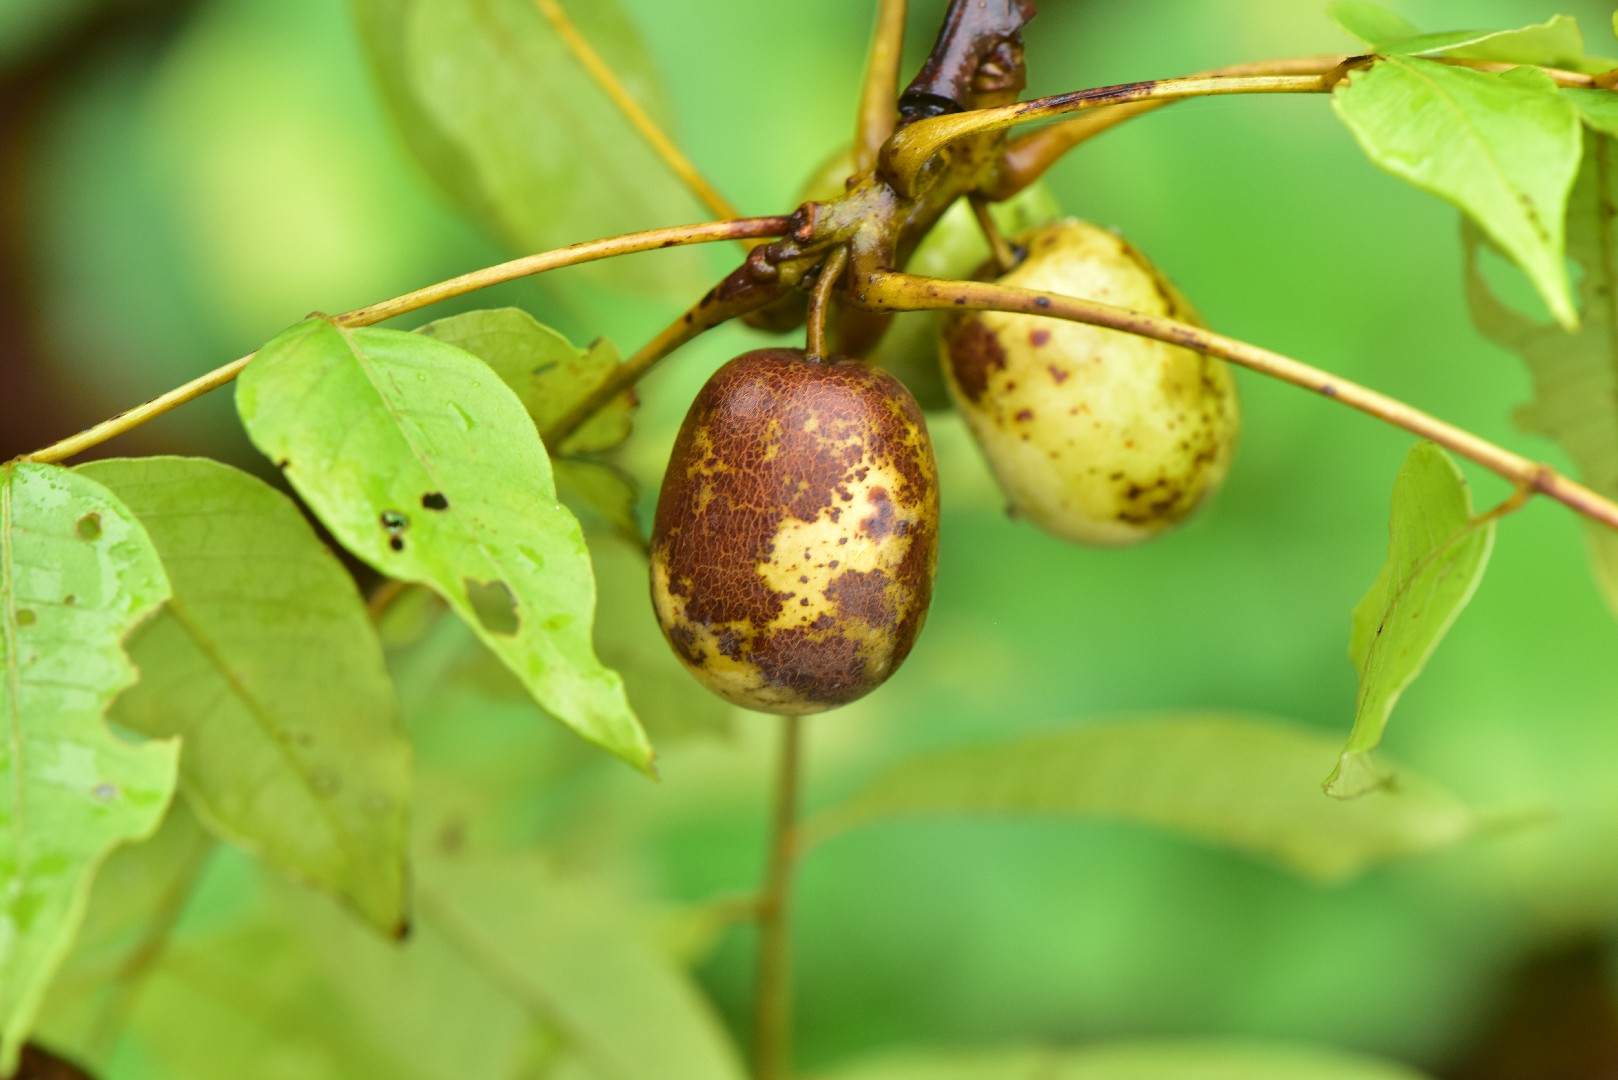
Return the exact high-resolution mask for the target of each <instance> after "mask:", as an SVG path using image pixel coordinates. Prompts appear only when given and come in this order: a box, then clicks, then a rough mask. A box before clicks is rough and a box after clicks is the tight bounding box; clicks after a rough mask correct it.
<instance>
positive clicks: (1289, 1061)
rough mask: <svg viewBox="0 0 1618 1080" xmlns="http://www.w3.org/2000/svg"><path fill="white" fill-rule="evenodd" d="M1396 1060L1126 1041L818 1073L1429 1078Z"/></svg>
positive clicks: (831, 1077)
mask: <svg viewBox="0 0 1618 1080" xmlns="http://www.w3.org/2000/svg"><path fill="white" fill-rule="evenodd" d="M1422 1076H1423V1074H1421V1073H1419V1072H1416V1071H1414V1070H1413V1069H1409V1068H1406V1067H1405V1066H1403V1065H1398V1064H1395V1063H1393V1062H1390V1061H1379V1060H1377V1059H1375V1058H1369V1057H1363V1056H1361V1055H1359V1054H1349V1053H1345V1052H1343V1051H1339V1050H1331V1049H1327V1048H1324V1047H1319V1048H1317V1047H1308V1046H1289V1045H1286V1044H1281V1045H1272V1044H1266V1043H1255V1042H1239V1041H1212V1040H1206V1041H1190V1040H1186V1041H1179V1042H1158V1043H1152V1042H1141V1043H1123V1044H1116V1045H1103V1046H1095V1047H1089V1048H1086V1049H1083V1050H1039V1049H1026V1050H950V1051H933V1052H930V1053H927V1052H923V1053H913V1054H895V1055H890V1056H886V1057H883V1058H879V1059H876V1060H874V1061H871V1062H866V1063H862V1064H858V1065H854V1066H851V1067H848V1068H843V1069H837V1070H833V1071H832V1072H827V1073H817V1074H816V1075H815V1077H814V1080H1422Z"/></svg>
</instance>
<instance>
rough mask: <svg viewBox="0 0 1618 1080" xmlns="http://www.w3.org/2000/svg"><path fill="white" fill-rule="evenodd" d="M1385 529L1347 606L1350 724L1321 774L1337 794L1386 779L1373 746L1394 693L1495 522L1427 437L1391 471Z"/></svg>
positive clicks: (1430, 645)
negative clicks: (1355, 686)
mask: <svg viewBox="0 0 1618 1080" xmlns="http://www.w3.org/2000/svg"><path fill="white" fill-rule="evenodd" d="M1388 533H1389V539H1388V557H1387V561H1386V562H1385V563H1384V564H1383V566H1382V572H1381V573H1380V574H1378V575H1377V579H1376V581H1374V582H1373V583H1372V584H1371V588H1370V589H1369V590H1368V591H1367V592H1366V594H1365V595H1364V596H1363V597H1361V598H1360V602H1359V603H1358V604H1356V605H1355V606H1354V616H1353V632H1352V634H1351V636H1350V639H1349V646H1348V658H1349V660H1350V661H1352V662H1353V664H1354V668H1355V670H1356V671H1358V672H1359V677H1360V688H1359V696H1358V700H1357V701H1356V702H1355V705H1354V728H1353V730H1352V731H1351V732H1349V736H1348V744H1347V745H1346V746H1344V747H1343V752H1342V754H1341V755H1339V757H1338V759H1337V766H1336V768H1334V769H1333V770H1332V772H1331V775H1330V776H1329V777H1327V778H1326V791H1327V792H1328V793H1329V794H1332V795H1336V796H1338V797H1340V798H1353V797H1354V796H1356V795H1362V794H1364V793H1365V792H1367V791H1370V790H1372V789H1374V788H1376V787H1379V786H1382V785H1384V784H1386V783H1388V782H1389V779H1390V778H1389V775H1388V774H1387V773H1385V772H1383V770H1382V769H1381V768H1380V767H1379V766H1378V765H1377V764H1376V762H1375V761H1374V759H1373V758H1372V757H1371V751H1372V750H1373V749H1375V747H1376V745H1377V744H1378V743H1380V742H1381V741H1382V732H1383V730H1384V729H1385V728H1386V727H1387V725H1388V716H1389V714H1390V713H1392V711H1393V706H1394V704H1395V703H1396V702H1398V700H1399V695H1400V694H1402V693H1404V691H1405V688H1406V687H1407V686H1409V685H1410V684H1411V683H1412V682H1414V681H1415V678H1416V676H1417V675H1419V674H1421V669H1422V668H1424V667H1426V666H1427V660H1428V658H1430V657H1431V656H1432V655H1433V650H1435V649H1437V648H1438V643H1439V642H1440V641H1442V640H1444V635H1445V634H1446V633H1448V632H1449V628H1450V626H1451V625H1453V624H1454V622H1455V620H1456V618H1458V617H1459V616H1460V614H1461V611H1462V609H1463V608H1465V607H1466V605H1467V602H1468V601H1470V600H1471V599H1472V593H1473V592H1475V591H1476V590H1477V587H1478V582H1480V581H1482V580H1483V571H1484V568H1485V567H1487V566H1488V564H1489V551H1490V549H1491V548H1492V547H1493V546H1494V522H1493V521H1492V520H1487V519H1482V518H1474V517H1473V516H1472V493H1471V491H1470V490H1469V489H1468V488H1467V485H1466V478H1465V477H1463V476H1462V475H1461V470H1460V469H1458V468H1456V466H1455V463H1454V462H1453V461H1451V460H1450V459H1449V456H1448V455H1446V454H1445V453H1444V452H1443V451H1442V450H1440V449H1439V448H1438V447H1436V446H1434V445H1433V444H1432V443H1426V442H1423V443H1417V444H1416V445H1415V446H1414V447H1412V448H1411V450H1410V453H1409V455H1408V456H1407V457H1406V458H1405V463H1404V466H1403V467H1402V468H1400V470H1399V477H1398V479H1397V480H1396V481H1395V482H1394V485H1393V509H1392V512H1391V514H1390V515H1389V520H1388ZM1400 784H1401V786H1402V785H1403V780H1401V781H1400Z"/></svg>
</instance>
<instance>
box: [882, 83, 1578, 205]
mask: <svg viewBox="0 0 1618 1080" xmlns="http://www.w3.org/2000/svg"><path fill="white" fill-rule="evenodd" d="M1319 59H1322V58H1318V57H1307V58H1304V59H1303V60H1302V61H1273V62H1272V63H1271V64H1270V65H1268V66H1269V67H1270V68H1273V69H1276V70H1280V71H1283V72H1285V73H1283V74H1273V75H1271V74H1257V75H1233V74H1229V72H1230V71H1233V70H1247V71H1253V70H1264V69H1265V68H1266V65H1244V66H1243V67H1241V68H1234V69H1232V68H1227V69H1224V71H1225V72H1226V74H1220V75H1193V76H1189V77H1186V78H1180V79H1150V80H1147V81H1145V82H1134V83H1120V84H1117V85H1114V86H1098V87H1093V88H1091V89H1088V90H1075V91H1072V92H1070V93H1066V94H1054V95H1052V96H1050V97H1043V98H1035V99H1033V100H1031V101H1019V102H1015V103H1013V104H1010V105H1002V106H999V107H998V108H993V109H977V110H974V111H972V112H964V113H954V114H950V115H946V116H935V117H931V118H929V119H926V120H918V121H917V122H916V123H914V124H911V125H910V126H909V127H907V128H905V129H904V130H903V131H901V132H899V133H898V134H897V135H896V136H894V138H893V139H891V140H890V141H889V142H888V144H887V145H886V146H885V147H883V150H882V168H883V172H884V173H885V174H886V175H887V176H888V177H889V178H890V179H891V180H892V182H893V183H894V186H895V187H896V188H897V189H898V190H899V191H900V192H901V193H903V194H905V195H907V196H914V195H915V194H916V192H917V190H918V188H919V179H920V176H921V173H922V170H923V168H924V167H925V166H926V164H927V162H928V161H930V160H932V158H933V157H934V155H936V154H937V153H938V152H939V151H940V150H942V149H944V147H946V146H948V145H949V144H950V143H952V142H954V141H956V140H957V139H964V138H966V137H968V136H971V135H978V134H983V133H986V132H993V131H1003V130H1005V129H1006V128H1010V127H1014V126H1016V125H1018V124H1027V123H1034V122H1036V121H1040V120H1049V119H1053V118H1055V117H1058V116H1065V115H1067V114H1069V113H1076V112H1084V111H1086V110H1091V109H1115V108H1118V107H1120V106H1126V105H1127V106H1132V107H1139V106H1142V105H1144V103H1147V102H1153V103H1156V104H1168V103H1169V102H1172V101H1183V100H1185V99H1187V98H1193V97H1210V96H1217V95H1222V94H1319V93H1329V92H1330V91H1331V90H1332V89H1333V88H1334V87H1335V86H1336V84H1337V81H1338V80H1337V79H1336V78H1334V77H1332V72H1333V71H1334V70H1335V69H1336V68H1338V67H1339V66H1341V65H1342V64H1343V63H1351V62H1353V61H1355V60H1358V59H1362V58H1361V57H1356V56H1339V57H1332V58H1329V59H1331V60H1332V61H1333V63H1332V64H1331V65H1330V66H1328V67H1327V68H1325V69H1324V70H1321V71H1316V70H1315V68H1314V64H1313V62H1314V61H1316V60H1319ZM1366 59H1368V58H1366ZM1424 59H1426V58H1424ZM1430 59H1433V60H1435V61H1436V62H1439V63H1450V64H1454V65H1455V66H1459V67H1468V68H1473V69H1476V70H1480V71H1491V72H1492V71H1509V70H1511V69H1512V68H1514V67H1523V66H1534V65H1520V64H1504V63H1496V62H1494V61H1482V60H1451V59H1449V58H1446V57H1432V58H1430ZM1295 64H1301V65H1302V66H1303V68H1304V71H1303V72H1302V73H1301V74H1300V73H1296V71H1297V69H1296V68H1295V67H1293V66H1292V65H1295ZM1539 70H1541V71H1543V72H1545V74H1547V75H1549V76H1550V77H1551V79H1552V80H1553V81H1554V82H1556V84H1557V85H1558V86H1573V87H1585V88H1588V87H1594V86H1596V85H1597V84H1596V80H1595V77H1594V76H1590V75H1582V74H1579V73H1578V72H1573V71H1563V70H1561V69H1559V68H1540V69H1539ZM1143 111H1145V108H1137V112H1136V113H1135V114H1132V115H1138V113H1139V112H1143ZM1125 118H1126V117H1119V118H1117V119H1115V120H1114V121H1113V123H1116V122H1118V119H1125ZM1107 126H1111V125H1110V124H1109V125H1107ZM1098 130H1099V129H1098ZM1093 133H1094V132H1091V134H1093ZM1068 145H1069V146H1071V145H1072V143H1071V142H1069V143H1068ZM1036 175H1037V174H1036ZM1030 179H1032V178H1030ZM994 194H995V195H996V197H1003V195H1002V192H1001V191H999V190H996V191H995V192H994Z"/></svg>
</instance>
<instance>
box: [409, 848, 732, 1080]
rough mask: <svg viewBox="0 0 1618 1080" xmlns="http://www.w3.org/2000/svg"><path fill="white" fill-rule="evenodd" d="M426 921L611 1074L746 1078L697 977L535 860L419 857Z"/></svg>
mask: <svg viewBox="0 0 1618 1080" xmlns="http://www.w3.org/2000/svg"><path fill="white" fill-rule="evenodd" d="M421 865H422V887H421V907H422V914H423V917H424V918H427V919H429V920H430V921H431V922H432V923H433V925H434V926H435V927H436V928H437V929H438V931H439V932H440V933H442V934H443V935H444V936H445V938H446V939H448V940H449V941H450V942H451V943H452V944H453V945H454V947H456V948H457V949H459V950H460V951H461V952H462V953H463V954H464V955H466V956H468V957H470V958H474V961H475V963H476V964H477V965H478V967H479V968H480V969H481V970H483V971H484V972H485V973H486V974H487V975H488V976H489V977H490V978H492V979H493V980H494V981H495V982H496V983H498V984H500V985H502V986H505V987H507V988H508V989H509V990H511V991H512V992H513V993H515V994H516V995H517V996H518V998H519V999H520V1000H521V1001H522V1002H523V1003H524V1004H525V1005H526V1006H527V1007H528V1008H529V1009H530V1010H531V1011H532V1012H533V1013H535V1014H536V1015H539V1016H543V1017H545V1018H547V1019H548V1020H550V1021H551V1022H552V1023H553V1024H554V1025H555V1026H556V1028H557V1030H558V1031H559V1032H560V1033H561V1035H562V1037H563V1038H564V1040H565V1041H566V1042H567V1043H568V1044H569V1046H570V1047H571V1049H572V1050H573V1051H574V1052H575V1053H576V1054H577V1055H578V1056H579V1058H580V1059H582V1061H583V1062H584V1063H585V1064H586V1065H587V1066H588V1067H589V1068H590V1069H592V1070H594V1072H596V1073H599V1074H600V1075H601V1076H603V1077H611V1078H613V1080H643V1078H644V1080H742V1078H743V1077H744V1076H745V1073H744V1071H743V1069H742V1065H741V1062H740V1060H739V1059H738V1056H737V1054H736V1050H735V1047H734V1046H732V1045H731V1043H730V1041H729V1039H728V1037H727V1036H726V1034H725V1031H724V1028H723V1026H722V1025H721V1024H720V1022H719V1019H718V1017H717V1016H716V1015H715V1014H714V1012H713V1010H712V1008H711V1007H710V1006H709V1005H708V1003H707V1002H706V1000H704V999H703V998H702V996H701V995H700V993H699V992H698V991H697V988H696V986H695V984H694V983H693V982H692V981H691V980H690V978H689V977H688V976H686V975H685V973H683V972H681V971H679V970H677V969H676V968H675V967H674V966H673V964H671V963H670V962H669V960H668V959H667V958H666V957H665V956H664V955H663V954H662V953H661V952H660V951H659V950H658V949H657V948H656V947H655V946H654V945H653V944H651V943H650V942H649V941H646V940H643V939H641V938H640V936H639V935H638V934H637V933H636V932H634V931H632V930H629V929H626V926H625V919H624V918H622V917H615V915H614V912H613V910H612V908H613V905H612V904H611V902H610V901H609V900H608V898H606V897H604V896H602V895H601V894H599V893H597V892H595V891H594V890H593V889H591V888H589V887H588V886H586V885H585V884H584V883H582V882H580V881H578V880H577V879H572V878H565V877H562V876H560V875H558V874H556V873H554V872H552V871H550V870H549V869H547V868H546V867H545V866H544V865H543V864H542V863H540V862H538V861H537V860H533V859H517V858H499V859H496V858H488V857H475V858H470V857H469V858H459V859H454V860H445V859H426V858H424V859H423V860H422V861H421Z"/></svg>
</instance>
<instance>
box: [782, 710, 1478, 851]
mask: <svg viewBox="0 0 1618 1080" xmlns="http://www.w3.org/2000/svg"><path fill="white" fill-rule="evenodd" d="M1335 749H1336V742H1335V739H1334V738H1333V737H1332V736H1330V735H1328V734H1326V733H1323V732H1316V731H1311V730H1309V729H1306V728H1302V727H1299V726H1297V725H1293V724H1284V723H1280V722H1276V721H1271V720H1263V719H1257V718H1252V717H1245V716H1235V715H1206V716H1167V717H1161V718H1147V719H1142V720H1138V721H1132V722H1128V723H1116V724H1104V725H1099V726H1095V727H1083V728H1077V729H1074V730H1069V731H1057V732H1051V733H1049V734H1042V735H1032V736H1026V737H1023V738H1018V739H1014V740H1009V741H1006V742H1002V743H997V744H990V745H984V746H972V747H963V748H960V749H951V750H944V751H939V752H933V753H928V754H925V755H922V756H920V757H916V758H913V759H910V760H908V761H901V762H900V763H898V764H897V765H895V766H893V767H891V768H889V769H888V770H887V771H886V772H883V773H881V774H879V775H878V776H877V777H876V778H875V779H874V780H872V781H871V782H870V783H869V784H868V785H867V786H866V787H865V789H864V790H863V791H861V792H860V793H858V794H856V795H855V796H854V797H853V798H852V799H850V800H849V801H848V802H845V803H843V804H842V805H840V806H837V807H834V808H833V809H831V810H830V811H828V812H826V813H825V814H824V815H823V816H822V817H821V818H820V819H819V820H818V821H816V822H813V823H811V827H810V832H811V835H814V836H817V837H826V836H830V835H832V834H835V833H839V832H842V831H844V830H846V829H850V828H853V827H854V826H856V825H862V824H866V823H868V822H873V821H880V820H883V819H887V818H894V817H908V816H915V815H921V814H926V815H935V814H997V815H999V814H1015V815H1041V816H1050V815H1057V816H1062V817H1074V818H1082V819H1106V820H1114V821H1126V822H1132V823H1137V824H1142V825H1155V826H1158V827H1161V828H1167V829H1172V830H1174V831H1176V832H1181V833H1185V834H1188V835H1191V836H1194V837H1198V838H1200V839H1203V840H1207V841H1210V842H1212V843H1215V844H1218V845H1221V846H1224V847H1227V848H1231V849H1234V850H1236V851H1240V852H1243V853H1246V854H1250V855H1257V856H1262V857H1266V858H1269V859H1273V860H1275V861H1277V862H1279V863H1281V864H1283V865H1284V866H1286V867H1288V868H1289V869H1291V870H1293V871H1296V872H1297V873H1300V874H1303V875H1305V876H1307V877H1311V878H1315V879H1317V880H1323V881H1333V880H1341V879H1344V878H1348V877H1351V876H1353V875H1354V874H1356V873H1358V872H1360V871H1361V870H1363V869H1365V868H1366V867H1368V866H1370V865H1372V864H1374V863H1377V862H1381V861H1383V860H1387V859H1393V858H1397V857H1400V856H1404V855H1411V854H1416V853H1419V852H1424V851H1428V850H1432V849H1434V848H1437V847H1441V846H1443V845H1445V844H1449V843H1451V842H1454V841H1456V840H1459V839H1461V838H1463V837H1465V836H1466V835H1467V834H1468V833H1469V832H1471V831H1472V829H1473V828H1474V827H1475V824H1476V823H1475V819H1474V816H1473V814H1472V813H1471V812H1470V811H1469V810H1468V809H1467V808H1466V807H1465V806H1463V805H1462V804H1461V803H1459V802H1458V801H1457V800H1455V799H1454V798H1453V797H1451V796H1450V795H1448V794H1447V793H1445V792H1442V791H1440V790H1438V789H1437V788H1435V787H1432V786H1430V785H1427V784H1424V783H1421V782H1420V781H1414V780H1412V781H1409V782H1407V783H1403V784H1401V785H1400V790H1399V791H1398V793H1397V794H1395V793H1391V792H1383V793H1380V794H1378V795H1377V796H1375V797H1374V798H1369V799H1363V800H1359V801H1357V802H1352V803H1345V802H1341V801H1339V800H1336V799H1328V798H1326V797H1324V796H1322V795H1321V793H1320V787H1319V768H1320V760H1321V755H1322V754H1328V753H1331V752H1332V751H1333V750H1335Z"/></svg>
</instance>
